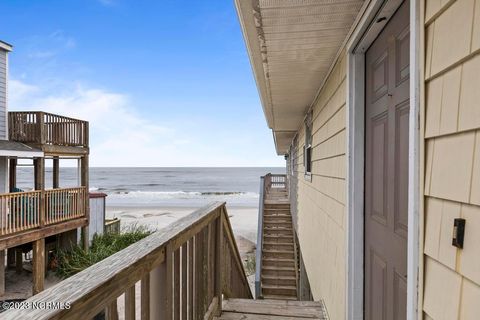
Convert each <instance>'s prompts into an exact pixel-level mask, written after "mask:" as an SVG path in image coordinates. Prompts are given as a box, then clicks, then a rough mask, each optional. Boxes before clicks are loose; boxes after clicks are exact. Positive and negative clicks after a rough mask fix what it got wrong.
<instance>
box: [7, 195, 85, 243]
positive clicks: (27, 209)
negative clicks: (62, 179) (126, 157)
mask: <svg viewBox="0 0 480 320" xmlns="http://www.w3.org/2000/svg"><path fill="white" fill-rule="evenodd" d="M86 197H87V191H86V188H85V187H78V188H67V189H52V190H45V191H29V192H13V193H6V194H0V236H5V235H10V234H15V233H18V232H22V231H26V230H31V229H35V228H39V227H41V226H43V225H49V224H54V223H58V222H62V221H68V220H71V219H75V218H79V217H83V216H85V214H86V211H85V204H86Z"/></svg>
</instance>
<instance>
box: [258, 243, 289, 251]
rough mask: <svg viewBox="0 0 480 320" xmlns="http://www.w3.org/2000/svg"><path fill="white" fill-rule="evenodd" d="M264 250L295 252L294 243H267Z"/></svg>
mask: <svg viewBox="0 0 480 320" xmlns="http://www.w3.org/2000/svg"><path fill="white" fill-rule="evenodd" d="M263 249H264V250H269V249H273V250H292V251H293V243H281V242H280V243H278V242H272V241H266V242H264V243H263Z"/></svg>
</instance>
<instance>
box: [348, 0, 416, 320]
mask: <svg viewBox="0 0 480 320" xmlns="http://www.w3.org/2000/svg"><path fill="white" fill-rule="evenodd" d="M405 1H410V115H409V146H408V159H409V160H408V162H409V163H408V170H409V175H408V240H407V243H408V249H407V273H408V280H407V319H409V320H414V319H417V318H418V299H419V290H420V289H419V288H420V287H421V283H420V281H419V273H420V272H419V271H420V270H419V266H420V263H421V261H420V254H421V250H420V244H419V239H420V232H421V230H420V224H419V212H420V204H421V203H420V191H421V189H420V188H421V184H420V178H419V177H420V174H419V173H420V158H421V154H420V148H419V147H420V120H419V116H420V79H421V78H420V71H419V70H420V68H419V66H420V61H421V50H420V36H421V34H420V30H421V29H420V21H421V20H420V9H421V8H420V4H419V1H415V0H405ZM402 2H403V1H402V0H372V1H371V2H370V3H369V5H368V7H367V8H366V9H365V11H364V13H363V15H362V17H361V19H360V20H359V22H358V24H357V26H356V28H355V30H354V31H353V33H352V36H351V37H350V39H349V41H348V42H347V46H346V52H347V82H346V83H347V93H348V94H347V119H346V121H347V191H348V193H347V194H348V196H347V232H346V237H347V239H346V243H347V250H346V255H347V256H346V264H347V266H346V268H347V272H346V286H347V292H346V315H347V316H346V318H347V319H348V320H360V319H363V318H364V218H365V214H364V173H365V167H364V164H365V152H364V150H365V51H366V50H367V49H368V47H369V46H370V44H372V42H373V41H374V40H375V39H376V37H377V36H378V35H379V34H380V32H381V31H382V30H383V28H384V27H385V25H386V24H387V23H388V21H389V20H390V18H391V17H392V16H393V14H394V13H395V11H396V9H397V8H398V7H399V6H400V4H401V3H402ZM380 17H385V18H386V19H381V21H380V22H378V19H379V18H380Z"/></svg>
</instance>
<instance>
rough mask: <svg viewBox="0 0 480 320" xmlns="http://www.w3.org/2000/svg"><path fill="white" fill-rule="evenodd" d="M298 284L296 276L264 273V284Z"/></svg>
mask: <svg viewBox="0 0 480 320" xmlns="http://www.w3.org/2000/svg"><path fill="white" fill-rule="evenodd" d="M264 284H265V285H277V286H296V285H297V280H296V278H295V276H273V275H262V285H264Z"/></svg>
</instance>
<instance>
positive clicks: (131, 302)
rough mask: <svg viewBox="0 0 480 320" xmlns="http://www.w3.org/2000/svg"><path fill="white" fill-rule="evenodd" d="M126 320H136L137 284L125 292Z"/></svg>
mask: <svg viewBox="0 0 480 320" xmlns="http://www.w3.org/2000/svg"><path fill="white" fill-rule="evenodd" d="M125 320H135V284H134V285H133V286H131V287H130V288H128V289H127V291H125Z"/></svg>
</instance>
